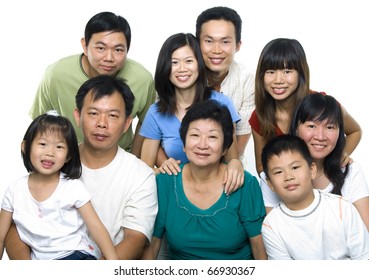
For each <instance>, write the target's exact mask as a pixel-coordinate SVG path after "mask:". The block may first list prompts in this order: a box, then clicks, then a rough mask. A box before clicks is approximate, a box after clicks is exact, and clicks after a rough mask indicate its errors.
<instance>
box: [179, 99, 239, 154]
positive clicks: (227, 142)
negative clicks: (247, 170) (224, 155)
mask: <svg viewBox="0 0 369 280" xmlns="http://www.w3.org/2000/svg"><path fill="white" fill-rule="evenodd" d="M205 119H207V120H213V121H215V122H216V123H218V124H220V126H221V127H222V131H223V134H224V143H223V151H225V150H226V149H228V148H229V147H230V146H231V145H232V143H233V130H234V127H233V122H232V117H231V113H230V112H229V110H228V108H227V106H225V105H223V104H220V103H219V102H218V101H216V100H213V99H209V100H206V101H201V102H197V103H195V104H193V105H192V106H191V107H190V109H189V110H188V111H187V113H186V115H185V116H184V117H183V119H182V123H181V126H180V128H179V134H180V136H181V140H182V142H183V145H184V146H185V145H186V134H187V131H188V127H189V126H190V123H192V122H194V121H197V120H205Z"/></svg>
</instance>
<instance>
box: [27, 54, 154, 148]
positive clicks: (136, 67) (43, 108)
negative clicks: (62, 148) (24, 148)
mask: <svg viewBox="0 0 369 280" xmlns="http://www.w3.org/2000/svg"><path fill="white" fill-rule="evenodd" d="M81 58H82V55H81V54H78V55H72V56H68V57H65V58H62V59H60V60H59V61H57V62H55V63H53V64H52V65H50V66H49V67H48V68H47V69H46V71H45V74H44V77H43V79H42V81H41V83H40V85H39V88H38V90H37V92H36V96H35V99H34V102H33V105H32V108H31V110H30V113H29V114H30V116H31V118H32V119H34V118H36V117H37V116H39V115H41V114H43V113H45V112H47V111H49V110H56V111H57V112H58V113H59V114H60V115H62V116H65V117H67V118H68V119H69V120H70V121H71V122H72V124H73V126H74V128H75V130H76V133H77V137H78V142H82V140H83V135H82V131H81V129H80V128H79V127H78V126H77V123H76V121H75V119H74V115H73V111H74V109H75V108H76V101H75V96H76V94H77V91H78V89H79V88H80V86H81V85H82V84H83V83H84V82H85V81H87V80H88V79H89V77H88V76H87V74H86V73H85V72H84V70H83V68H82V65H81ZM117 77H120V78H123V79H125V80H126V82H127V84H128V86H129V87H130V89H131V91H132V92H133V94H134V96H135V103H134V107H133V110H132V117H133V118H134V117H136V116H137V117H138V119H139V121H140V122H143V119H144V117H145V115H146V112H147V110H148V109H149V107H150V105H151V104H152V103H154V101H155V98H156V92H155V87H154V81H153V78H152V75H151V74H150V72H149V71H148V70H146V69H145V68H144V67H143V66H142V65H141V64H139V63H137V62H136V61H134V60H131V59H128V58H127V60H126V62H125V64H124V67H123V68H122V69H121V70H120V71H119V72H118V73H117ZM132 139H133V130H132V125H131V126H130V127H129V129H128V130H127V132H126V133H125V134H124V135H123V136H122V138H121V139H120V142H119V145H120V146H121V147H122V148H123V149H125V150H127V151H130V148H131V145H132Z"/></svg>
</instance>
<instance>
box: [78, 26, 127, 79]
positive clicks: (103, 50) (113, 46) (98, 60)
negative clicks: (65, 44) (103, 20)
mask: <svg viewBox="0 0 369 280" xmlns="http://www.w3.org/2000/svg"><path fill="white" fill-rule="evenodd" d="M81 43H82V47H83V51H84V54H85V57H84V59H85V58H87V60H88V62H87V61H83V62H85V63H83V69H84V70H85V72H86V73H87V75H88V76H90V77H95V76H97V75H115V74H116V73H117V72H118V71H119V70H120V69H121V68H122V67H123V65H124V63H125V61H126V59H127V40H126V37H125V36H124V34H123V33H122V32H112V31H105V32H100V33H95V34H93V35H92V37H91V39H90V41H89V44H88V45H86V42H85V40H84V38H82V40H81Z"/></svg>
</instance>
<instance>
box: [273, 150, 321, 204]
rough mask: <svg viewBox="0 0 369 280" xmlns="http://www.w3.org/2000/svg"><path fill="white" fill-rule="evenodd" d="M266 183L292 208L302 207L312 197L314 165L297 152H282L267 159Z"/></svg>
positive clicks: (310, 200) (311, 199) (309, 202)
mask: <svg viewBox="0 0 369 280" xmlns="http://www.w3.org/2000/svg"><path fill="white" fill-rule="evenodd" d="M268 165H269V166H268V172H269V180H268V184H269V186H270V187H271V188H272V190H273V191H274V192H276V193H277V194H278V195H279V197H280V198H281V200H282V201H283V202H284V203H285V204H286V206H287V207H289V208H290V209H292V210H299V209H304V208H306V207H307V206H309V205H310V204H311V202H312V201H313V199H314V195H313V192H312V190H313V184H312V179H313V178H315V175H316V166H315V164H312V165H311V166H309V165H308V163H307V161H306V160H305V159H304V158H303V156H302V155H301V154H300V153H298V152H283V153H281V154H280V155H279V156H276V155H274V156H272V157H271V158H270V159H269V161H268Z"/></svg>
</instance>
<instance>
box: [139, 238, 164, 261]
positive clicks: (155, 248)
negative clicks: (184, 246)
mask: <svg viewBox="0 0 369 280" xmlns="http://www.w3.org/2000/svg"><path fill="white" fill-rule="evenodd" d="M160 246H161V239H159V238H156V237H153V238H152V240H151V243H150V244H148V245H146V246H145V250H144V253H143V254H142V258H141V259H142V260H156V259H157V257H158V254H159V250H160Z"/></svg>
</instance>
